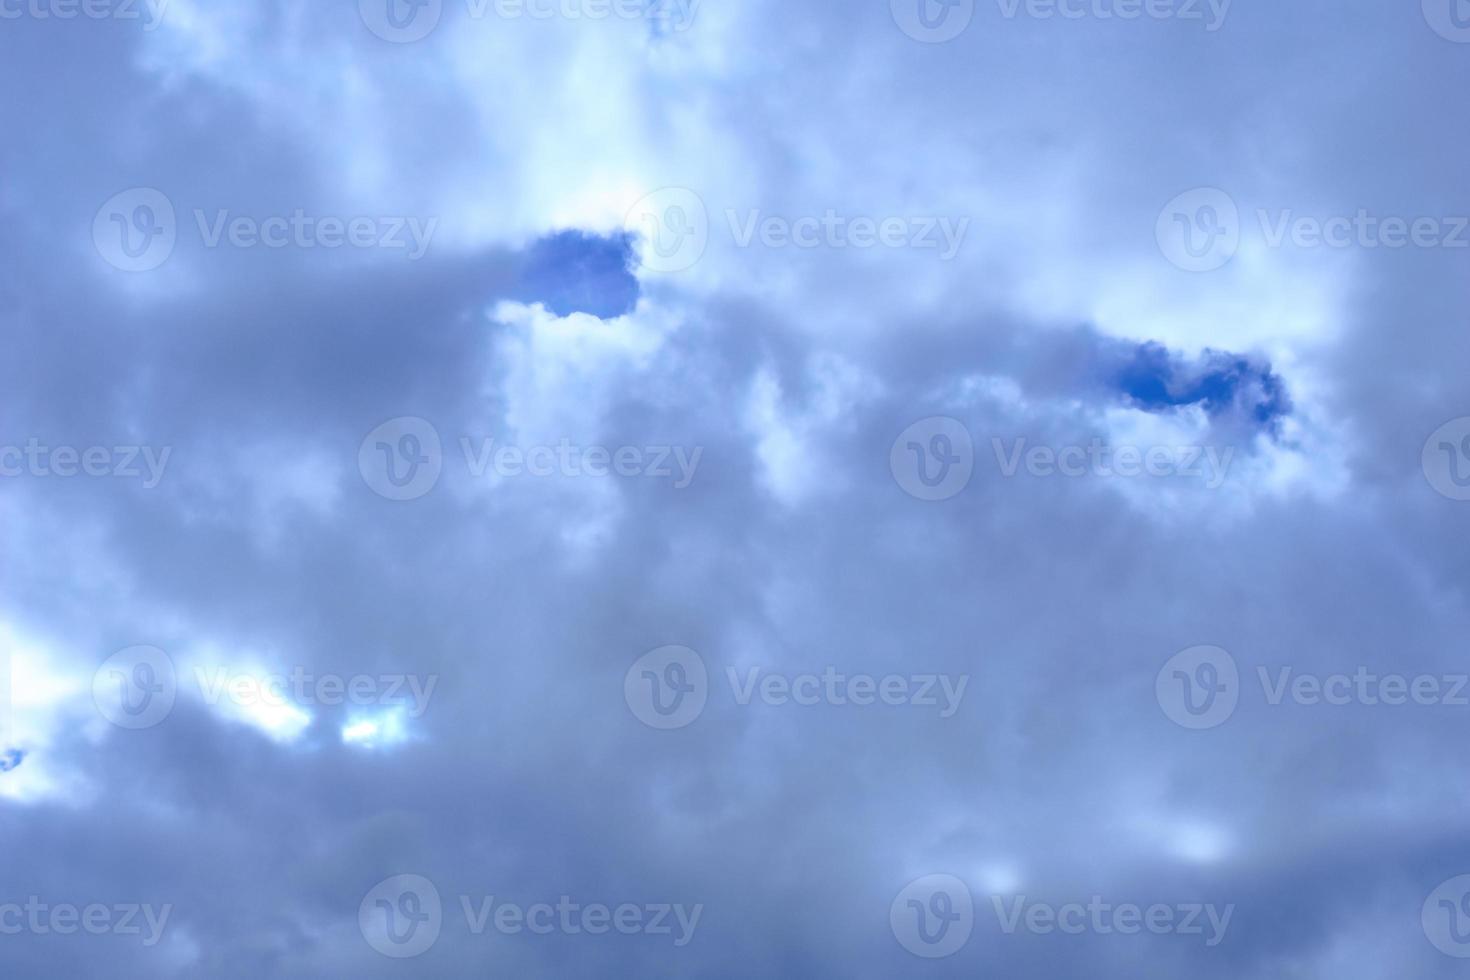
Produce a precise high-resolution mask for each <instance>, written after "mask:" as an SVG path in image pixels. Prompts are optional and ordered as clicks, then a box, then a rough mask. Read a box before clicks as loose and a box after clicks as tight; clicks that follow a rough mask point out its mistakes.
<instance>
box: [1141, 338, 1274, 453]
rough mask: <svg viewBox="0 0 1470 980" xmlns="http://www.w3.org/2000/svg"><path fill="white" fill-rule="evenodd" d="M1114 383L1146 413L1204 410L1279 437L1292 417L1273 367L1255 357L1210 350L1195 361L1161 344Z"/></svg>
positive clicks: (1148, 346)
mask: <svg viewBox="0 0 1470 980" xmlns="http://www.w3.org/2000/svg"><path fill="white" fill-rule="evenodd" d="M1115 383H1116V384H1117V386H1118V388H1119V389H1120V390H1121V391H1122V392H1123V394H1124V396H1125V397H1126V398H1127V399H1128V401H1129V402H1130V403H1131V404H1132V405H1133V406H1135V407H1137V408H1141V409H1143V410H1144V411H1146V412H1166V411H1170V410H1172V409H1176V408H1182V407H1184V406H1186V405H1199V406H1201V407H1202V408H1204V410H1205V411H1206V412H1207V413H1208V414H1209V415H1210V416H1211V417H1215V416H1220V415H1225V414H1231V413H1243V414H1245V415H1247V416H1248V417H1249V418H1251V419H1252V420H1254V421H1255V423H1256V424H1258V425H1259V426H1260V427H1262V428H1264V429H1268V430H1271V431H1274V430H1275V428H1276V427H1277V424H1278V422H1279V420H1280V419H1281V418H1282V417H1283V416H1285V415H1288V414H1290V412H1291V407H1292V406H1291V398H1290V396H1289V395H1288V394H1287V392H1286V386H1285V384H1284V383H1283V381H1282V379H1281V377H1280V376H1279V375H1276V374H1274V373H1272V371H1271V365H1270V363H1269V362H1268V361H1265V360H1263V359H1260V358H1256V357H1248V356H1245V355H1241V354H1232V353H1230V352H1228V351H1217V350H1209V349H1206V350H1205V352H1204V353H1203V354H1201V355H1200V356H1199V357H1198V358H1197V359H1195V360H1194V361H1189V360H1187V359H1185V358H1184V357H1182V356H1181V355H1179V354H1177V353H1175V352H1173V351H1170V350H1169V349H1168V348H1167V347H1165V346H1163V345H1162V344H1159V343H1155V342H1152V341H1150V342H1147V343H1144V344H1140V345H1139V346H1138V347H1137V348H1136V349H1135V350H1134V351H1133V354H1132V356H1131V357H1130V358H1129V359H1128V360H1127V361H1126V363H1124V365H1123V366H1122V367H1121V368H1120V369H1119V370H1118V372H1117V375H1116V377H1115Z"/></svg>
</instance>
